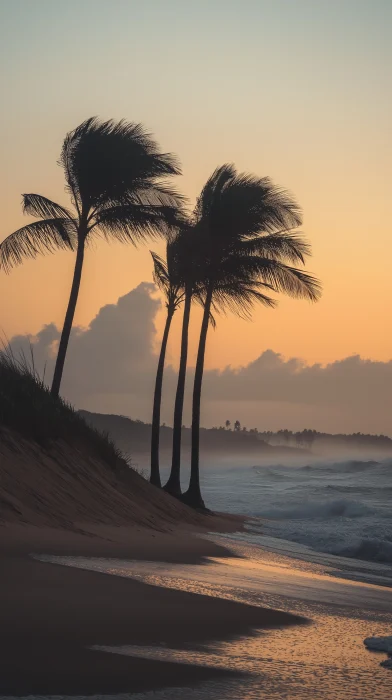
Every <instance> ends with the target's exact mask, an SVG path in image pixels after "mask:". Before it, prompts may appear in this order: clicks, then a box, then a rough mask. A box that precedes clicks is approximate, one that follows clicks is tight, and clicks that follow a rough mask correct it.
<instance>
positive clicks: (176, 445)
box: [164, 290, 192, 496]
mask: <svg viewBox="0 0 392 700" xmlns="http://www.w3.org/2000/svg"><path fill="white" fill-rule="evenodd" d="M191 303H192V293H191V291H190V290H187V291H186V294H185V303H184V316H183V319H182V333H181V357H180V367H179V370H178V380H177V391H176V400H175V404H174V418H173V453H172V466H171V471H170V476H169V479H168V481H167V483H166V484H165V486H164V489H165V491H168V492H169V493H171V494H172V495H173V496H181V484H180V468H181V431H182V414H183V410H184V394H185V379H186V364H187V359H188V329H189V318H190V314H191Z"/></svg>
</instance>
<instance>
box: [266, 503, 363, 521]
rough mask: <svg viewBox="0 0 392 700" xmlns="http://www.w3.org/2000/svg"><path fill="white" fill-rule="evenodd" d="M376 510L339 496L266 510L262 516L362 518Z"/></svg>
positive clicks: (310, 518) (302, 518)
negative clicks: (328, 499) (323, 500)
mask: <svg viewBox="0 0 392 700" xmlns="http://www.w3.org/2000/svg"><path fill="white" fill-rule="evenodd" d="M373 512H374V511H373V510H372V509H371V508H369V507H368V506H366V505H365V504H364V503H361V502H360V501H351V500H349V499H346V498H339V499H335V500H331V501H325V502H322V503H320V502H310V501H308V502H305V503H301V504H298V505H295V506H292V507H289V508H287V507H275V508H270V509H266V510H264V511H263V512H262V513H260V514H259V516H260V517H264V518H271V519H277V520H326V519H329V518H339V517H340V518H362V517H365V516H368V515H371V514H372V513H373Z"/></svg>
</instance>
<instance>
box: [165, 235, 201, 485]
mask: <svg viewBox="0 0 392 700" xmlns="http://www.w3.org/2000/svg"><path fill="white" fill-rule="evenodd" d="M197 248H198V240H197V237H196V236H195V231H194V229H193V226H192V225H191V224H188V226H187V228H186V229H183V230H182V233H181V235H180V237H179V239H178V247H177V253H178V264H179V266H180V269H181V277H182V280H183V289H184V297H183V298H184V311H183V317H182V329H181V348H180V364H179V369H178V377H177V388H176V396H175V401H174V415H173V440H172V463H171V469H170V475H169V479H168V480H167V483H166V484H165V486H164V489H165V491H168V492H169V493H171V494H172V495H173V496H177V497H178V496H181V484H180V470H181V438H182V417H183V411H184V396H185V380H186V368H187V361H188V333H189V321H190V314H191V305H192V301H193V300H196V301H198V302H199V303H204V296H203V291H204V288H203V283H202V282H201V283H200V282H199V278H200V271H199V269H198V267H199V259H198V254H197ZM211 320H212V322H213V319H211Z"/></svg>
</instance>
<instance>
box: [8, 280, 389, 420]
mask: <svg viewBox="0 0 392 700" xmlns="http://www.w3.org/2000/svg"><path fill="white" fill-rule="evenodd" d="M160 307H161V302H160V300H159V298H158V297H157V296H156V289H155V287H154V285H153V284H149V283H142V284H140V285H139V286H138V287H136V289H133V290H132V291H130V292H129V293H128V294H126V295H125V296H123V297H120V299H119V300H118V302H117V303H116V304H107V305H106V306H103V307H102V308H101V309H100V311H99V312H98V314H97V316H96V317H95V318H94V319H93V320H92V321H91V323H90V325H89V327H88V328H79V327H77V328H75V329H74V330H73V332H72V335H71V339H70V346H69V354H68V357H67V362H66V368H65V374H64V383H63V386H62V391H63V394H64V396H66V397H67V398H68V399H69V400H71V401H72V402H73V403H75V405H77V406H80V407H85V408H89V409H90V410H96V411H101V412H116V413H123V414H126V415H132V416H133V417H137V418H141V419H142V420H149V419H150V415H151V402H152V391H153V385H154V381H155V371H156V363H157V357H156V354H155V352H154V347H155V340H156V329H155V325H154V320H155V316H156V314H157V312H158V310H159V309H160ZM59 336H60V333H59V330H58V329H57V328H56V326H55V325H54V324H49V325H46V326H44V327H43V328H42V329H41V330H40V331H39V333H37V335H36V336H34V337H32V336H14V337H13V338H12V339H11V341H10V344H11V346H12V349H13V352H14V353H15V354H16V355H17V354H18V353H20V352H21V351H23V352H24V354H25V355H26V356H27V357H28V356H29V343H31V344H32V347H33V352H34V362H35V364H36V367H37V369H38V370H39V371H40V372H41V373H42V372H43V371H44V368H45V377H46V379H47V381H50V378H51V374H52V372H53V366H54V358H55V353H56V348H57V344H58V341H59ZM192 373H193V371H192V369H191V370H190V372H189V380H190V381H188V394H189V390H190V389H191V379H192ZM175 383H176V373H175V371H174V369H173V368H172V367H171V366H169V367H167V368H166V373H165V388H164V398H165V401H164V406H163V420H165V421H166V422H167V423H171V418H172V407H173V396H174V391H175ZM189 407H190V401H189V396H188V397H187V403H186V411H185V421H186V422H189V420H190V410H189ZM391 414H392V361H390V362H376V361H373V360H365V359H362V358H361V357H359V356H358V355H355V356H352V357H347V358H345V359H343V360H337V361H335V362H332V363H330V364H328V365H325V366H323V365H320V364H313V365H308V364H306V363H305V362H304V361H303V360H300V359H297V358H290V359H285V358H284V357H283V356H282V355H280V354H279V353H277V352H274V351H273V350H266V351H264V352H262V353H261V354H260V356H259V357H258V358H257V359H256V360H254V361H253V362H251V363H249V364H248V365H246V366H244V367H237V368H233V367H226V368H225V369H223V370H208V371H206V372H205V382H204V388H203V422H204V423H205V424H206V425H213V424H214V425H218V424H222V423H223V422H224V420H225V419H226V418H230V419H233V420H235V419H237V418H238V419H239V420H241V422H242V423H246V424H247V425H248V427H252V426H257V427H258V428H261V429H263V428H265V429H278V428H280V427H288V428H292V429H300V428H303V427H312V428H316V429H318V430H326V431H334V432H339V431H350V432H351V431H362V432H386V433H390V432H391V427H390V416H391Z"/></svg>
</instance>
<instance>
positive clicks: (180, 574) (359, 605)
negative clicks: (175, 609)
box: [52, 543, 392, 700]
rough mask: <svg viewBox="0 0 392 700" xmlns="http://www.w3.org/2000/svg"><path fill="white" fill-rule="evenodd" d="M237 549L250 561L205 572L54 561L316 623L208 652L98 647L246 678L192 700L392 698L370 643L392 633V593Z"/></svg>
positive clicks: (218, 564) (212, 686)
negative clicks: (367, 640) (366, 640)
mask: <svg viewBox="0 0 392 700" xmlns="http://www.w3.org/2000/svg"><path fill="white" fill-rule="evenodd" d="M231 544H232V546H233V548H234V550H235V552H236V554H237V555H239V556H240V557H241V556H242V557H243V558H234V559H217V560H215V559H210V560H208V562H207V563H206V564H204V565H190V566H184V565H168V564H163V563H156V562H140V561H123V560H113V559H111V560H108V559H84V558H75V559H69V558H67V557H57V558H52V561H53V559H55V560H56V561H57V562H58V563H63V564H67V565H71V566H78V567H81V568H88V569H92V570H94V571H102V572H106V573H110V574H113V575H117V576H125V577H131V578H134V579H137V580H140V581H143V582H145V583H148V584H151V585H159V586H166V587H170V588H176V589H180V590H185V591H189V592H194V593H203V594H205V595H210V596H215V597H221V598H222V597H223V598H228V599H231V600H237V601H241V602H246V603H249V604H252V605H263V606H266V607H273V608H278V609H281V610H285V611H287V612H295V613H296V614H299V615H302V616H305V617H307V618H308V619H309V620H310V621H311V624H309V625H306V626H305V627H304V626H303V625H301V626H293V627H288V628H285V629H276V630H268V631H267V632H263V633H256V634H255V635H254V636H251V637H246V638H241V639H238V640H235V641H232V642H227V643H222V644H217V645H208V647H198V648H194V647H192V648H191V647H190V648H188V649H184V648H182V649H181V650H179V649H173V648H168V647H166V646H163V645H161V646H159V647H140V646H122V647H102V646H100V647H99V648H100V649H105V650H106V651H108V652H115V653H120V654H126V655H131V656H133V657H135V656H139V657H143V658H149V659H155V660H158V661H159V660H162V661H163V660H164V661H169V660H170V661H176V662H178V663H186V664H198V665H204V666H214V667H216V668H222V669H226V670H231V671H235V672H237V673H239V674H241V675H240V676H239V677H238V678H234V679H229V680H225V681H224V682H222V683H216V682H214V683H207V684H204V685H202V686H200V687H198V688H193V689H187V692H186V697H187V698H188V699H189V700H196V699H198V698H200V699H202V698H209V699H210V700H218V699H219V700H223V698H225V699H226V698H227V699H230V698H233V700H234V698H236V700H238V699H239V698H242V699H244V700H245V699H248V700H258V699H259V698H260V699H261V698H271V699H273V698H290V699H291V698H293V699H294V698H298V700H302V699H305V698H312V699H314V700H317V699H318V698H328V699H329V700H332V699H333V700H354V699H356V700H358V698H361V699H362V698H366V697H367V696H369V695H371V696H372V698H373V699H374V700H389V699H390V697H391V687H392V686H391V683H392V676H391V673H390V671H388V670H386V669H384V668H381V667H380V661H383V660H384V659H385V655H380V654H376V653H372V652H369V651H368V650H367V649H366V648H365V647H364V644H363V640H364V638H365V637H369V636H372V635H388V634H390V633H391V630H392V590H391V589H389V588H386V587H382V586H375V585H371V584H365V583H359V582H356V581H349V580H342V579H338V578H334V577H333V576H332V575H331V572H329V571H328V570H326V569H325V567H324V568H323V567H321V566H318V565H314V564H310V563H309V562H301V561H295V560H293V559H289V558H285V557H282V556H281V555H272V554H271V553H269V554H266V553H263V552H262V551H261V550H260V548H253V547H252V546H249V545H246V546H245V545H242V544H239V543H231ZM243 674H246V675H245V676H244V675H243ZM181 693H182V694H181ZM131 697H132V698H134V700H136V699H137V698H143V699H144V698H145V699H147V698H154V699H156V700H159V699H160V698H162V699H163V698H173V700H174V699H175V698H183V697H185V695H184V689H181V690H175V689H170V690H168V689H166V690H163V691H159V692H154V693H147V694H137V695H132V696H131Z"/></svg>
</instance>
